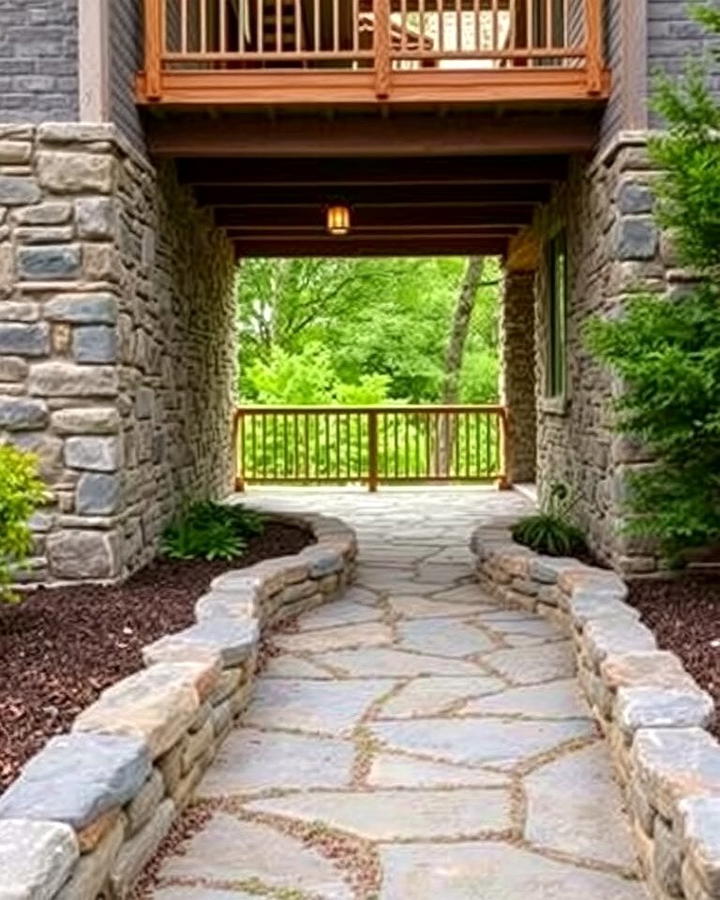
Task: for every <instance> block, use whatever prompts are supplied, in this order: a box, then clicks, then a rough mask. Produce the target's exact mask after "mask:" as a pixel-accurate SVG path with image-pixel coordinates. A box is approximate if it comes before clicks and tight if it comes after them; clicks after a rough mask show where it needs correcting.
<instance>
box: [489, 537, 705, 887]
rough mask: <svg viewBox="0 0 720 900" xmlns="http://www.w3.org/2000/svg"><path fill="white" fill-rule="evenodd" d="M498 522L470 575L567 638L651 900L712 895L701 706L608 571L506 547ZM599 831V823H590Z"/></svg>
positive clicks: (701, 698) (701, 696) (698, 693)
mask: <svg viewBox="0 0 720 900" xmlns="http://www.w3.org/2000/svg"><path fill="white" fill-rule="evenodd" d="M503 524H504V523H499V522H498V523H495V524H493V523H491V524H488V525H485V526H483V527H481V528H479V529H478V530H477V531H476V532H475V534H474V535H473V538H472V549H473V551H474V553H475V555H476V557H477V571H478V577H479V580H480V581H481V583H482V584H484V585H485V586H487V587H489V588H490V589H491V590H492V592H493V594H494V595H495V596H497V597H498V598H499V599H501V600H502V601H503V602H504V603H505V604H506V605H508V606H509V607H511V608H516V609H524V610H528V611H530V612H534V613H538V614H540V615H542V616H545V617H547V618H549V619H550V620H551V621H553V622H555V623H557V624H558V625H560V627H562V628H563V629H564V630H565V631H566V633H567V634H568V636H569V637H571V638H572V641H573V648H574V651H575V658H576V662H577V673H578V681H579V683H580V686H581V688H582V690H583V692H584V694H585V697H586V699H587V701H588V705H589V706H590V709H591V710H592V712H593V715H594V717H595V719H596V721H597V723H598V725H599V727H600V729H601V730H602V732H603V734H604V735H605V737H606V738H607V742H608V746H609V749H610V753H611V755H612V759H613V763H614V766H615V772H616V775H617V777H618V779H619V781H620V783H621V785H622V787H623V789H624V791H625V796H626V801H627V811H628V814H629V816H630V820H631V823H632V828H633V837H634V840H635V846H636V850H637V853H638V858H639V860H640V864H641V866H642V869H643V873H644V875H645V877H646V879H647V886H648V890H649V893H650V896H651V897H653V898H654V900H672V898H676V900H717V898H720V877H719V875H718V873H720V745H719V744H718V742H717V740H716V739H715V738H714V737H713V736H712V735H711V734H710V733H709V732H708V731H706V730H705V729H706V728H707V726H708V725H709V724H710V722H711V721H712V720H713V718H714V716H715V709H714V706H713V701H712V698H711V697H710V696H709V695H708V694H707V693H706V692H705V691H703V690H701V689H700V687H699V686H698V685H697V684H696V682H695V681H694V680H693V678H692V677H691V676H690V674H689V673H688V672H686V671H685V669H684V668H683V666H682V663H681V662H680V660H679V659H678V657H677V656H675V655H674V654H673V653H670V652H668V651H666V650H659V649H658V647H657V644H656V641H655V636H654V635H653V634H652V632H651V631H649V629H648V628H646V626H645V625H643V624H642V623H641V622H640V614H639V612H638V610H636V609H635V608H634V607H632V606H630V605H628V604H627V603H626V602H625V600H626V598H627V593H628V591H627V586H626V585H625V584H624V582H623V581H622V580H621V579H620V578H619V577H618V576H617V575H616V574H615V573H614V572H609V571H607V570H604V569H597V568H593V567H591V566H586V565H583V564H582V563H580V562H578V560H576V559H571V558H568V559H559V558H555V557H548V556H541V555H539V554H537V553H534V552H533V551H531V550H529V549H528V548H526V547H521V546H519V545H518V544H516V543H514V542H513V540H512V538H511V535H510V532H509V530H508V529H507V528H505V527H503ZM598 827H602V823H601V822H598Z"/></svg>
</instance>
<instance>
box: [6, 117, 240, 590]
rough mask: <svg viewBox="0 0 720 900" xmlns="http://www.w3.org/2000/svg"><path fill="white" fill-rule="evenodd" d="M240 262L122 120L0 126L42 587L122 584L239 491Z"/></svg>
mask: <svg viewBox="0 0 720 900" xmlns="http://www.w3.org/2000/svg"><path fill="white" fill-rule="evenodd" d="M232 277H233V259H232V254H231V250H230V247H229V245H228V243H227V241H226V240H225V238H224V236H223V235H222V234H221V233H220V232H218V231H217V229H215V228H214V226H213V224H212V222H211V220H210V218H209V217H208V216H207V215H206V214H204V213H202V212H201V211H200V210H198V208H197V207H196V206H195V205H194V203H193V201H192V198H191V197H190V196H189V194H188V193H187V192H186V191H184V190H183V189H182V188H180V187H179V186H178V184H177V182H176V180H175V177H174V171H173V170H172V169H171V168H170V169H166V170H162V171H160V172H158V171H156V170H155V169H154V168H153V167H152V166H151V165H150V164H149V163H148V162H147V161H146V160H144V159H143V158H142V157H140V156H139V155H138V154H137V153H135V152H134V151H133V150H132V149H131V148H130V147H129V145H127V144H126V143H125V142H124V141H123V140H122V139H121V138H120V137H118V135H117V133H116V131H115V129H114V128H113V126H111V125H93V126H86V125H82V124H43V125H39V126H31V125H27V126H24V125H12V126H0V440H7V441H11V442H12V443H14V444H16V445H18V446H20V447H23V448H26V449H29V450H33V451H35V452H36V453H37V454H38V456H39V458H40V461H41V468H42V474H43V476H44V478H45V479H46V481H47V483H48V486H49V488H50V490H51V495H52V504H51V505H50V506H49V507H48V508H47V509H46V510H44V511H43V512H42V514H40V515H38V516H36V518H35V521H34V523H33V527H34V529H35V531H36V537H37V541H36V543H37V548H36V558H35V559H34V560H33V563H32V571H31V572H29V573H28V574H27V578H28V580H33V581H64V580H75V579H79V580H95V579H100V580H114V579H118V578H121V577H123V576H125V575H127V574H129V573H130V572H132V571H133V570H135V569H137V568H138V567H140V566H141V565H143V564H144V563H145V562H147V561H148V560H149V559H151V558H152V556H153V555H154V553H155V552H156V549H157V543H158V537H159V533H160V531H161V529H162V525H163V524H164V522H165V521H166V520H167V518H168V517H169V516H170V515H171V514H172V513H173V511H174V510H175V509H176V508H177V506H178V504H179V502H180V501H181V500H183V499H185V498H186V497H193V496H198V495H202V496H217V495H219V494H223V493H226V492H227V491H228V490H229V489H230V487H231V480H230V479H231V470H232V465H231V455H230V448H229V422H230V416H231V410H232V405H233V385H234V377H235V345H234V327H233V326H234V302H233V296H232Z"/></svg>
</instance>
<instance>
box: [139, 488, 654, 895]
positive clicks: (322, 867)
mask: <svg viewBox="0 0 720 900" xmlns="http://www.w3.org/2000/svg"><path fill="white" fill-rule="evenodd" d="M245 499H246V500H247V501H248V502H250V503H252V504H253V505H258V506H261V507H262V508H264V509H272V510H277V511H289V512H293V511H294V512H300V511H305V512H306V511H315V512H318V513H319V512H322V513H325V514H331V515H337V516H340V517H341V518H342V519H344V520H345V521H346V522H348V523H349V524H351V525H352V526H353V527H354V528H355V529H356V530H357V533H358V537H359V541H360V554H359V567H358V571H357V578H356V581H355V583H354V584H353V585H352V586H351V587H350V588H349V589H348V590H347V591H346V593H345V595H344V596H343V597H342V598H341V599H340V600H338V601H336V602H334V603H332V604H329V605H327V606H325V607H320V608H318V609H315V610H313V611H311V612H309V613H306V614H304V615H303V616H301V618H300V619H299V620H298V621H297V622H296V623H294V624H293V625H292V626H290V627H287V628H286V629H285V630H284V631H281V632H277V633H276V634H274V635H273V636H272V637H271V648H270V657H269V660H268V663H267V666H266V668H265V670H264V672H263V673H262V674H261V676H260V677H259V679H258V681H257V683H256V687H255V694H254V697H253V699H252V701H251V704H250V706H249V708H248V710H247V712H246V713H245V714H244V716H243V718H242V719H241V721H240V724H239V727H237V728H236V730H235V731H234V732H233V733H232V734H231V735H230V736H229V738H228V740H227V741H226V743H225V745H224V746H223V749H222V750H221V752H220V753H219V755H218V757H217V758H216V760H215V763H214V765H213V767H212V768H211V769H210V770H209V771H208V773H207V774H206V776H205V778H204V780H203V781H202V783H201V784H200V787H199V789H198V792H197V798H198V801H197V802H198V807H199V809H200V810H201V811H203V812H204V813H205V814H206V815H204V816H202V815H201V816H199V817H198V816H196V817H195V818H196V821H201V822H203V824H202V827H200V829H199V830H196V831H195V833H194V834H193V836H192V837H191V839H190V840H189V841H188V842H187V843H186V844H185V846H184V847H183V848H182V850H181V852H180V853H179V854H177V855H173V856H170V857H168V858H167V859H165V861H164V862H163V864H162V866H161V868H160V881H159V885H158V886H157V887H156V888H155V889H154V893H153V896H154V897H156V898H158V900H160V898H162V900H200V898H203V900H249V898H251V897H257V896H259V895H260V896H268V897H277V898H281V897H282V898H284V897H288V898H289V897H292V898H298V900H301V898H302V900H311V898H312V900H318V898H324V900H340V898H342V900H345V898H347V900H352V898H355V900H370V898H380V900H409V898H412V900H431V898H432V900H435V898H439V897H441V898H443V900H471V898H479V897H482V898H483V900H507V898H525V897H534V896H542V897H543V898H547V900H554V898H557V900H564V898H567V897H569V896H583V897H586V898H587V900H640V898H643V897H645V896H646V893H645V889H644V887H643V886H642V885H641V884H640V883H639V881H638V875H637V869H636V861H635V858H634V854H633V851H632V841H631V839H630V833H629V829H628V826H627V823H626V821H625V818H624V814H623V812H622V805H621V798H620V793H619V790H618V787H617V785H616V784H615V783H614V781H613V779H612V775H611V764H610V760H609V757H608V755H607V752H606V749H605V746H604V742H603V740H602V738H601V737H600V736H599V735H598V732H597V730H596V728H595V725H594V723H593V720H592V718H591V715H590V713H589V711H588V709H587V708H586V706H585V705H584V702H583V700H582V699H581V697H580V694H579V691H578V689H577V686H576V682H575V677H574V662H573V653H572V648H571V646H570V642H569V641H568V640H566V639H565V638H564V636H563V635H562V634H561V633H560V632H559V631H558V630H556V629H555V627H554V626H553V625H551V624H549V623H547V622H545V621H543V620H541V619H539V618H538V617H536V616H534V615H531V614H528V613H524V612H518V611H513V610H507V609H503V608H501V607H499V606H498V605H497V603H496V602H495V601H493V599H492V598H491V597H490V596H489V595H487V594H486V593H484V592H483V591H482V590H481V589H480V587H479V586H478V585H477V584H476V583H475V580H474V575H473V566H472V556H471V554H470V552H469V550H468V539H469V536H470V533H471V531H472V530H473V528H475V527H476V526H477V525H479V524H481V523H486V524H487V523H488V522H490V521H505V522H506V521H507V520H508V519H509V518H514V517H517V516H518V515H519V514H522V512H523V511H527V510H528V509H530V508H531V507H530V504H529V503H528V501H527V500H525V499H524V498H523V497H522V496H521V495H519V494H518V493H515V492H497V491H494V490H492V489H482V488H480V489H478V488H465V489H463V488H422V489H418V488H407V489H405V488H388V489H383V490H381V491H380V492H379V493H378V494H368V493H366V492H364V491H361V490H359V489H263V490H262V491H261V490H251V491H250V492H249V493H248V494H247V495H246V498H245ZM198 807H196V812H197V809H198ZM193 815H194V814H193Z"/></svg>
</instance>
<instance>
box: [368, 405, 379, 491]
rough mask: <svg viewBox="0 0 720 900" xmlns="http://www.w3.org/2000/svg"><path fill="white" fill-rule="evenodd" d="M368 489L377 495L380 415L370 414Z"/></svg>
mask: <svg viewBox="0 0 720 900" xmlns="http://www.w3.org/2000/svg"><path fill="white" fill-rule="evenodd" d="M368 467H369V472H368V489H369V491H370V492H371V493H373V494H374V493H375V492H376V491H377V489H378V414H377V413H376V412H373V411H371V412H369V413H368Z"/></svg>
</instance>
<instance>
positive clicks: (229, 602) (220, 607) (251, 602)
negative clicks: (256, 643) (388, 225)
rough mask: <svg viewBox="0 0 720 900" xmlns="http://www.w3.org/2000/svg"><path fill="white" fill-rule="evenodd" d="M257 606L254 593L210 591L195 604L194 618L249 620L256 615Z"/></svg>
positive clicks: (199, 619) (199, 620)
mask: <svg viewBox="0 0 720 900" xmlns="http://www.w3.org/2000/svg"><path fill="white" fill-rule="evenodd" d="M258 611H259V605H258V602H257V599H256V597H255V592H254V591H220V590H212V591H209V592H208V593H207V594H203V595H202V597H199V598H198V600H197V601H196V602H195V618H196V620H197V621H198V622H201V621H203V620H204V619H212V618H219V619H239V620H240V621H242V620H244V619H249V618H252V617H254V616H256V615H257V613H258Z"/></svg>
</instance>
